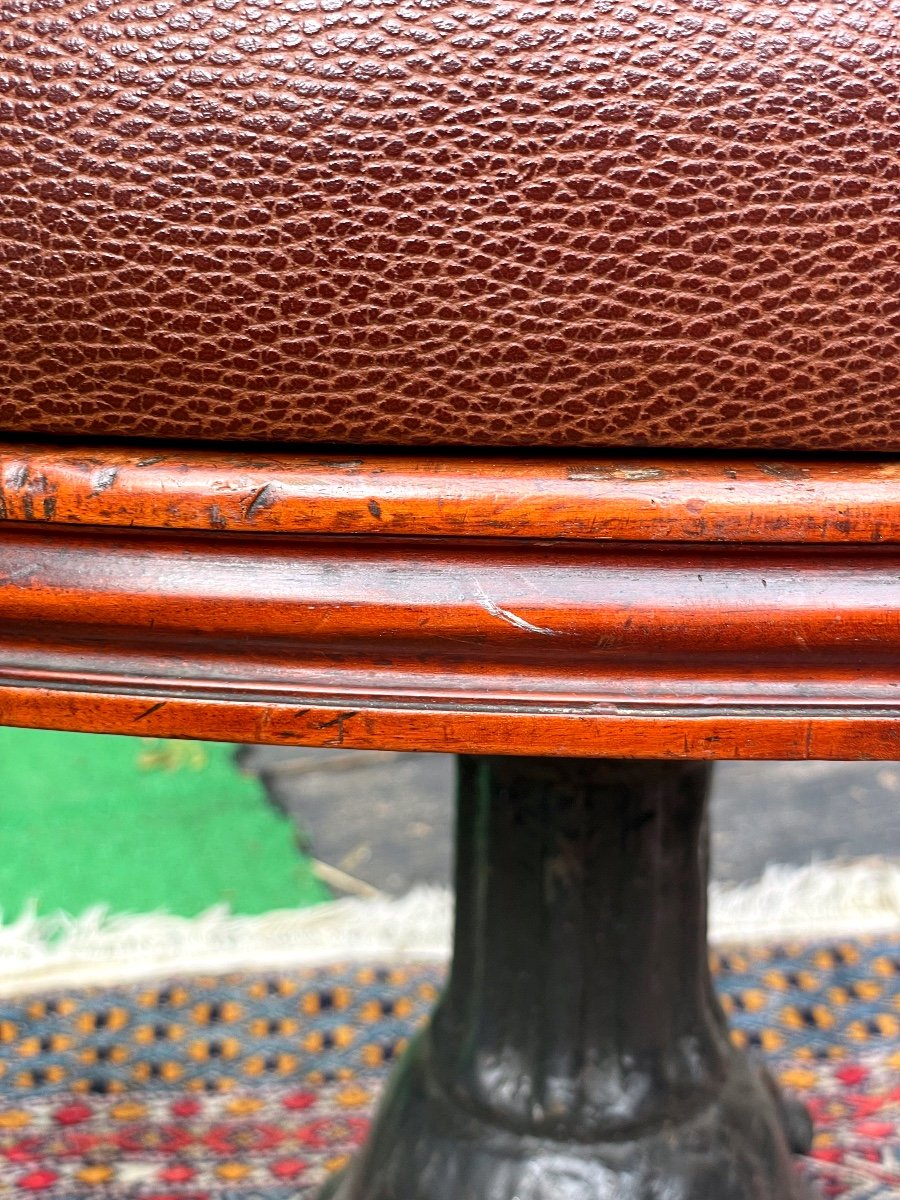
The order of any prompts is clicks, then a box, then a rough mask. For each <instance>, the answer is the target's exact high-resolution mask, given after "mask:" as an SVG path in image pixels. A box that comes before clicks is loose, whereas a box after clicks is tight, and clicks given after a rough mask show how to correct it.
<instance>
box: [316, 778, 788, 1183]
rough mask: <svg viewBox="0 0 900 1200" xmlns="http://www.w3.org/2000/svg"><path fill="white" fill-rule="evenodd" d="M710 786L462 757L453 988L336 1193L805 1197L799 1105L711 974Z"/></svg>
mask: <svg viewBox="0 0 900 1200" xmlns="http://www.w3.org/2000/svg"><path fill="white" fill-rule="evenodd" d="M708 778H709V769H708V767H706V766H705V765H702V764H697V763H690V762H667V763H658V762H624V761H622V762H619V761H605V760H555V759H535V758H463V759H461V760H460V764H459V818H458V819H459V828H458V847H457V913H456V944H455V950H454V959H453V968H452V972H451V975H450V979H449V982H448V985H447V988H446V991H445V993H444V995H443V997H442V999H441V1001H440V1003H439V1004H438V1007H437V1010H436V1012H435V1014H434V1018H433V1021H432V1023H431V1026H430V1028H429V1029H427V1030H426V1031H425V1032H424V1033H422V1034H421V1035H420V1036H419V1037H418V1038H417V1039H416V1040H415V1041H414V1043H413V1044H412V1046H411V1047H410V1049H409V1051H408V1052H407V1054H406V1057H405V1059H404V1060H403V1062H402V1063H401V1064H400V1066H399V1068H398V1070H397V1072H396V1074H395V1076H394V1078H393V1080H392V1082H391V1083H390V1084H389V1086H388V1089H387V1092H386V1094H385V1096H384V1099H383V1101H382V1103H381V1107H380V1110H379V1112H378V1114H377V1117H376V1120H375V1125H374V1128H373V1131H372V1134H371V1136H370V1138H369V1141H368V1143H367V1145H366V1146H365V1147H364V1148H363V1150H362V1151H361V1152H360V1154H359V1155H358V1157H357V1158H356V1160H355V1161H354V1162H353V1164H352V1165H351V1167H350V1169H349V1170H348V1172H347V1173H346V1175H345V1176H344V1177H343V1178H342V1179H341V1180H339V1181H337V1182H336V1183H333V1184H332V1185H331V1187H330V1188H329V1189H327V1191H326V1195H328V1196H331V1197H332V1198H333V1200H799V1197H800V1195H801V1189H800V1186H799V1184H798V1182H797V1179H796V1176H795V1173H794V1169H793V1166H792V1163H791V1158H790V1151H789V1146H788V1141H789V1135H788V1133H787V1126H788V1124H789V1123H790V1121H789V1113H788V1111H787V1110H786V1108H785V1106H784V1105H783V1104H782V1102H781V1100H780V1098H779V1096H778V1093H777V1092H776V1090H775V1088H774V1086H773V1085H772V1084H771V1082H770V1081H769V1080H767V1079H766V1078H765V1077H764V1076H763V1075H762V1074H761V1073H760V1071H759V1070H758V1068H756V1067H754V1066H753V1065H751V1063H750V1062H749V1061H748V1060H747V1059H745V1058H744V1057H743V1055H741V1054H739V1053H738V1052H737V1051H735V1049H734V1048H733V1047H732V1045H731V1043H730V1041H729V1038H728V1033H727V1029H726V1026H725V1020H724V1017H723V1014H722V1011H721V1009H720V1007H719V1004H718V1002H717V1000H716V998H715V995H714V993H713V988H712V984H711V980H710V975H709V970H708V965H707V945H706V883H707V858H708V854H707V842H708V839H707V826H706V793H707V784H708ZM797 1124H799V1126H800V1131H801V1132H802V1121H800V1122H799V1123H797V1122H796V1121H795V1126H796V1125H797ZM790 1140H793V1141H794V1142H795V1143H796V1142H798V1141H801V1140H802V1137H799V1136H796V1135H795V1136H794V1137H793V1138H792V1139H790Z"/></svg>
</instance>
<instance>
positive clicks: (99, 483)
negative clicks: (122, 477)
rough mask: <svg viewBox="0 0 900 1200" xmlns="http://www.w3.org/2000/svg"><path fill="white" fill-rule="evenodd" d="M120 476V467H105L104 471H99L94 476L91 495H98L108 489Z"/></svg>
mask: <svg viewBox="0 0 900 1200" xmlns="http://www.w3.org/2000/svg"><path fill="white" fill-rule="evenodd" d="M118 478H119V468H118V467H104V468H103V470H102V471H98V472H97V474H96V475H95V476H94V484H93V487H92V488H91V495H93V496H96V495H98V494H99V493H100V492H105V491H108V490H109V488H111V487H112V486H113V484H114V483H115V482H116V480H117V479H118Z"/></svg>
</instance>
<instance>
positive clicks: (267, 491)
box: [244, 483, 278, 519]
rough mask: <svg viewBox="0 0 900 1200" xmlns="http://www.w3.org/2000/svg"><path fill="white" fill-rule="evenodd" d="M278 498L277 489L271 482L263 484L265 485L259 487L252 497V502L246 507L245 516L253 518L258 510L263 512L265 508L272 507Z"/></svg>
mask: <svg viewBox="0 0 900 1200" xmlns="http://www.w3.org/2000/svg"><path fill="white" fill-rule="evenodd" d="M277 498H278V497H277V496H276V494H275V489H274V488H273V487H272V485H271V483H266V484H263V486H262V487H261V488H259V490H258V491H256V492H254V493H253V495H252V496H251V497H250V502H249V503H248V505H247V507H246V508H245V509H244V516H245V517H248V518H250V519H252V518H253V517H255V516H256V514H257V513H258V512H262V511H263V509H266V508H271V506H272V505H273V504H274V503H275V501H276V500H277Z"/></svg>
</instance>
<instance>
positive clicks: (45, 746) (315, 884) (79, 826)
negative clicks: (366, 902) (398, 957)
mask: <svg viewBox="0 0 900 1200" xmlns="http://www.w3.org/2000/svg"><path fill="white" fill-rule="evenodd" d="M234 749H235V748H234V747H232V746H227V745H221V744H216V743H199V742H176V741H160V740H151V739H144V738H136V737H104V736H99V735H88V734H80V733H51V732H45V731H43V730H31V729H8V728H0V909H2V913H3V920H4V921H5V922H8V921H10V920H12V919H13V918H15V917H16V916H18V914H19V913H20V912H21V911H22V909H23V906H25V905H27V904H28V903H29V902H30V901H34V902H35V903H36V906H37V911H38V912H39V913H41V914H47V913H52V912H56V911H60V910H61V911H64V912H69V913H72V914H76V915H77V914H79V913H81V912H83V911H84V910H85V909H87V908H89V907H90V906H92V905H95V904H104V905H107V906H108V907H109V908H110V910H111V911H112V912H118V913H126V912H131V913H146V912H154V911H157V910H164V911H166V912H170V913H174V914H177V915H179V916H195V915H196V914H197V913H200V912H202V911H203V910H204V909H207V908H209V907H210V906H211V905H213V904H219V903H226V904H228V905H229V906H230V907H231V909H232V911H234V912H236V913H243V914H247V915H252V914H256V913H262V912H268V911H270V910H272V909H276V908H287V907H296V906H302V905H309V904H315V903H317V902H319V901H322V900H326V899H328V892H327V890H326V889H325V887H324V886H323V885H322V884H321V883H320V882H319V881H318V880H317V879H316V878H315V877H314V876H313V873H312V870H311V867H310V862H309V859H308V858H306V857H305V856H304V855H303V854H302V853H301V852H300V851H299V850H298V848H297V844H296V834H295V831H294V828H293V826H292V825H291V823H290V822H289V821H288V820H287V819H286V818H285V817H283V816H282V815H281V814H280V813H279V812H277V811H276V810H275V809H274V808H273V807H272V806H271V805H270V804H268V802H267V801H266V799H265V795H264V793H263V790H262V787H261V785H260V784H259V783H258V781H257V780H255V779H254V778H252V777H250V776H245V775H242V774H241V773H240V772H239V771H238V769H237V767H236V765H235V762H234Z"/></svg>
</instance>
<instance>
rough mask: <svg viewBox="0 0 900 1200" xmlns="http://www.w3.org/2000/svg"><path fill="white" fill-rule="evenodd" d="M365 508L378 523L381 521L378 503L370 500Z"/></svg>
mask: <svg viewBox="0 0 900 1200" xmlns="http://www.w3.org/2000/svg"><path fill="white" fill-rule="evenodd" d="M367 507H368V509H369V512H370V513H371V514H372V516H373V517H374V518H375V519H376V520H377V521H380V520H381V505H380V504H379V503H378V501H377V500H370V501H369V503H368V506H367Z"/></svg>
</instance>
